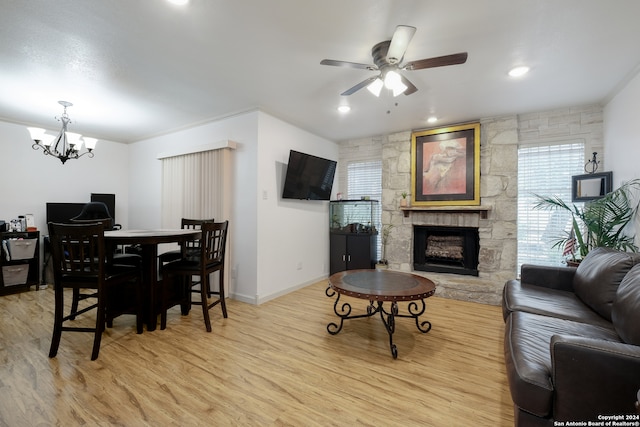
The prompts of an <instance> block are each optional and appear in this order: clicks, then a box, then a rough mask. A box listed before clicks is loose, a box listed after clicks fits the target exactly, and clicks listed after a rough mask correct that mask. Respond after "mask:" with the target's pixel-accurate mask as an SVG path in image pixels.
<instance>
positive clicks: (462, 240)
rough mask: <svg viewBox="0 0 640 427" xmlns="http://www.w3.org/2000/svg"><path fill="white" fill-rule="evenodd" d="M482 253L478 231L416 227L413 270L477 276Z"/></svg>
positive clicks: (462, 228)
mask: <svg viewBox="0 0 640 427" xmlns="http://www.w3.org/2000/svg"><path fill="white" fill-rule="evenodd" d="M479 250H480V238H479V235H478V229H477V228H473V227H440V226H414V228H413V269H414V270H419V271H432V272H436V273H453V274H464V275H470V276H477V275H478V256H479Z"/></svg>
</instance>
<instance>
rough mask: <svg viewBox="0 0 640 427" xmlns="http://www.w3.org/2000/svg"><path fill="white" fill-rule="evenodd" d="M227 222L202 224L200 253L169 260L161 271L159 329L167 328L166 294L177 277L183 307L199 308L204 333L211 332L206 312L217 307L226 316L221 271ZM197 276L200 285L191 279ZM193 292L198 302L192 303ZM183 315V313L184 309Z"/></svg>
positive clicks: (223, 260)
mask: <svg viewBox="0 0 640 427" xmlns="http://www.w3.org/2000/svg"><path fill="white" fill-rule="evenodd" d="M228 227H229V221H224V222H203V223H202V224H201V228H200V229H201V232H202V237H201V239H200V247H199V249H200V251H199V253H198V254H197V255H191V256H187V257H185V258H183V259H180V260H176V261H172V262H170V263H168V264H166V265H165V266H164V267H163V268H162V314H161V317H160V329H165V328H166V327H167V309H168V308H169V307H168V306H169V301H168V294H169V290H170V287H171V286H172V284H173V279H174V278H175V277H176V276H178V277H180V278H181V280H182V289H183V297H184V298H185V299H187V301H185V302H186V304H187V305H188V306H191V304H194V305H201V306H202V315H203V317H204V324H205V327H206V328H207V332H211V320H210V318H209V310H210V309H211V308H212V307H214V306H216V305H218V304H220V307H221V308H222V316H223V317H225V318H226V317H227V306H226V304H225V292H224V268H225V250H226V245H227V230H228ZM216 271H219V272H220V273H219V288H218V290H217V291H214V290H213V289H212V287H211V274H212V273H214V272H216ZM194 276H198V277H199V280H200V281H199V282H194V280H193V277H194ZM193 293H198V294H200V300H198V301H193V300H192V298H191V296H192V294H193ZM215 295H217V296H218V298H217V299H215V300H213V301H209V298H211V297H213V296H215ZM183 314H184V310H183Z"/></svg>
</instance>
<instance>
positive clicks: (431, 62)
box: [402, 52, 467, 70]
mask: <svg viewBox="0 0 640 427" xmlns="http://www.w3.org/2000/svg"><path fill="white" fill-rule="evenodd" d="M465 62H467V52H462V53H454V54H453V55H445V56H437V57H435V58H427V59H420V60H418V61H412V62H408V63H407V64H405V66H404V67H402V69H403V70H422V69H424V68H435V67H444V66H446V65H458V64H464V63H465Z"/></svg>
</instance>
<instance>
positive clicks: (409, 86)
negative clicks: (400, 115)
mask: <svg viewBox="0 0 640 427" xmlns="http://www.w3.org/2000/svg"><path fill="white" fill-rule="evenodd" d="M400 78H401V79H402V83H404V85H405V86H406V87H407V88H406V89H405V91H404V92H403V93H404V94H405V95H406V96H409V95H411V94H412V93H414V92H417V91H418V88H417V87H416V85H414V84H413V83H411V82H410V81H409V79H408V78H406V77H405V76H403V75H400Z"/></svg>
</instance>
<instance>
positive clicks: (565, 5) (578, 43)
mask: <svg viewBox="0 0 640 427" xmlns="http://www.w3.org/2000/svg"><path fill="white" fill-rule="evenodd" d="M638 16H640V1H637V0H613V1H605V0H561V1H559V0H413V1H411V0H395V1H394V0H323V1H301V0H235V1H230V0H191V2H190V3H189V5H188V6H187V7H177V6H175V5H171V4H169V3H167V2H166V1H164V0H127V1H125V0H56V1H51V0H28V1H27V0H0V40H2V42H1V43H0V119H2V120H6V121H11V122H16V123H24V124H39V125H41V126H43V127H47V128H49V129H52V130H54V129H56V128H59V126H58V123H57V122H56V121H55V120H54V116H59V115H60V113H61V112H62V109H61V107H60V106H59V105H58V104H57V101H58V100H66V101H70V102H73V103H74V106H73V107H71V108H70V109H69V115H70V116H71V120H72V121H73V124H72V125H71V126H70V128H71V130H73V131H76V132H80V133H83V134H85V135H87V136H94V137H98V138H101V139H109V140H115V141H122V142H131V141H137V140H141V139H144V138H147V137H150V136H154V135H158V134H162V133H166V132H170V131H174V130H177V129H181V128H185V127H189V126H192V125H194V124H198V123H203V122H207V121H211V120H214V119H218V118H222V117H226V116H229V115H232V114H236V113H239V112H243V111H248V110H252V109H256V108H259V109H261V110H263V111H265V112H268V113H270V114H272V115H274V116H276V117H278V118H281V119H283V120H285V121H287V122H290V123H292V124H294V125H296V126H299V127H301V128H303V129H306V130H308V131H311V132H313V133H315V134H317V135H320V136H323V137H325V138H327V139H330V140H335V141H339V140H344V139H353V138H359V137H364V136H372V135H380V134H385V133H389V132H397V131H403V130H409V129H419V128H425V127H428V126H433V125H427V123H426V121H425V120H426V118H427V117H428V116H430V115H436V116H438V117H439V118H440V121H439V123H438V124H440V125H442V124H452V123H459V122H464V121H470V120H477V119H479V118H481V117H490V116H494V115H501V114H509V113H524V112H532V111H541V110H548V109H553V108H559V107H566V106H574V105H582V104H591V103H598V102H604V101H606V99H607V97H609V96H611V95H612V94H614V93H615V91H616V89H617V88H619V86H620V85H621V84H623V83H624V82H625V81H627V79H629V78H630V77H631V76H633V75H634V74H635V73H636V72H637V67H638V65H639V64H640V48H639V47H638V42H639V41H640V25H638ZM401 24H402V25H411V26H415V27H417V32H416V34H415V36H414V38H413V40H412V41H411V44H410V45H409V48H408V49H407V52H406V54H405V61H413V60H418V59H423V58H429V57H433V56H441V55H447V54H452V53H458V52H468V53H469V59H468V60H467V63H466V64H464V65H455V66H449V67H441V68H434V69H425V70H416V71H405V72H404V75H405V76H406V77H407V78H409V79H410V80H411V81H412V82H413V83H414V84H415V85H416V86H417V87H418V89H419V90H418V92H416V93H414V94H413V95H410V96H404V95H400V96H399V97H397V98H393V97H392V96H391V95H390V94H383V95H382V96H381V97H380V98H375V97H374V96H373V95H371V94H370V93H369V92H368V91H367V90H365V89H363V90H360V91H359V92H357V93H355V94H354V95H351V96H349V97H342V96H340V93H341V92H343V91H345V90H346V89H348V88H350V87H351V86H353V85H355V84H356V83H358V82H360V81H362V80H364V79H365V78H367V77H369V76H371V75H373V74H374V73H373V72H370V71H366V70H358V69H350V68H341V67H329V66H322V65H320V60H322V59H324V58H328V59H338V60H346V61H352V62H360V63H372V59H371V53H370V52H371V48H372V47H373V45H375V44H376V43H378V42H380V41H383V40H387V39H389V38H390V37H391V35H392V34H393V31H394V29H395V27H396V26H397V25H401ZM522 64H526V65H528V66H530V67H531V71H530V73H529V74H528V75H526V76H525V77H524V78H521V79H519V80H514V79H512V78H509V77H508V76H507V71H508V70H509V69H510V68H511V67H512V66H515V65H522ZM340 104H348V105H350V106H351V108H352V110H351V112H350V113H349V114H346V115H345V114H341V113H338V112H337V110H336V108H337V107H338V105H340Z"/></svg>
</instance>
